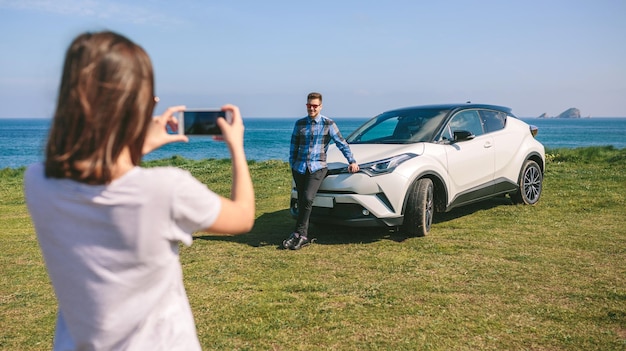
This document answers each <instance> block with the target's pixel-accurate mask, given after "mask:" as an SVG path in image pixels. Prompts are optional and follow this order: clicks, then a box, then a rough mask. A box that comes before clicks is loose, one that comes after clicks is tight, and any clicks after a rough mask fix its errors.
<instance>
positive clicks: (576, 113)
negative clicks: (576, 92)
mask: <svg viewBox="0 0 626 351" xmlns="http://www.w3.org/2000/svg"><path fill="white" fill-rule="evenodd" d="M537 118H580V110H579V109H577V108H575V107H572V108H568V109H567V110H565V111H563V112H561V114H559V115H558V116H556V117H550V116H548V114H547V113H545V112H544V113H542V114H541V116H539V117H537Z"/></svg>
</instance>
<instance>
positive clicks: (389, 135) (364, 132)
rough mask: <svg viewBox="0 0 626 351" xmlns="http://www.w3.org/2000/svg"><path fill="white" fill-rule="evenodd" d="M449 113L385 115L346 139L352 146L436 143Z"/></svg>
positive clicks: (424, 111)
mask: <svg viewBox="0 0 626 351" xmlns="http://www.w3.org/2000/svg"><path fill="white" fill-rule="evenodd" d="M448 111H449V110H448V109H441V108H438V109H435V108H416V109H406V110H399V111H390V112H385V113H382V114H380V115H378V116H376V117H374V118H372V119H371V120H369V121H367V122H366V123H365V124H363V125H362V126H361V127H359V128H358V129H357V130H355V131H354V132H353V133H352V134H350V136H348V138H347V139H346V140H347V141H348V143H350V144H410V143H418V142H428V141H432V139H433V137H434V135H435V133H436V132H437V130H438V129H439V126H440V125H441V123H442V121H443V120H444V118H445V116H446V114H447V113H448Z"/></svg>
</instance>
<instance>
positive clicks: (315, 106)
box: [306, 104, 320, 109]
mask: <svg viewBox="0 0 626 351" xmlns="http://www.w3.org/2000/svg"><path fill="white" fill-rule="evenodd" d="M306 107H308V108H312V109H317V108H318V107H320V105H315V104H306Z"/></svg>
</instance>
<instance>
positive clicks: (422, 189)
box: [402, 178, 434, 236]
mask: <svg viewBox="0 0 626 351" xmlns="http://www.w3.org/2000/svg"><path fill="white" fill-rule="evenodd" d="M433 202H434V201H433V181H432V180H430V179H428V178H422V179H419V180H417V181H416V182H414V183H413V185H411V188H409V198H408V199H407V202H406V208H405V210H404V222H403V224H402V230H403V231H404V232H405V233H406V234H408V235H409V236H424V235H426V234H428V232H429V231H430V225H431V224H432V223H433V214H434V206H433Z"/></svg>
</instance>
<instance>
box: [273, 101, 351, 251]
mask: <svg viewBox="0 0 626 351" xmlns="http://www.w3.org/2000/svg"><path fill="white" fill-rule="evenodd" d="M306 108H307V112H308V117H304V118H301V119H299V120H298V121H296V124H295V126H294V128H293V133H292V134H291V147H290V149H289V165H290V166H291V173H292V175H293V179H294V181H295V183H296V189H297V191H298V219H297V221H296V228H295V230H294V232H293V233H291V235H290V236H289V238H287V239H286V240H285V241H283V247H284V248H285V249H292V250H299V249H300V248H301V247H302V246H303V245H306V244H308V243H309V239H308V228H309V217H310V216H311V211H312V210H313V199H315V194H317V190H318V189H319V188H320V185H321V184H322V181H323V180H324V178H325V177H326V173H327V172H328V168H326V151H327V150H328V145H329V143H330V140H331V139H332V140H334V141H335V145H337V147H338V148H339V150H341V152H342V153H343V155H344V156H345V158H346V159H347V160H348V163H349V166H348V171H349V172H350V173H355V172H358V171H359V165H358V164H357V163H356V160H355V159H354V157H353V156H352V151H351V150H350V146H349V145H348V143H347V142H346V141H345V139H344V138H343V137H342V136H341V133H340V132H339V128H337V125H336V124H335V122H334V121H333V120H332V119H330V118H328V117H326V116H323V115H321V114H320V112H321V111H322V94H320V93H310V94H309V95H308V96H307V103H306Z"/></svg>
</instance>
